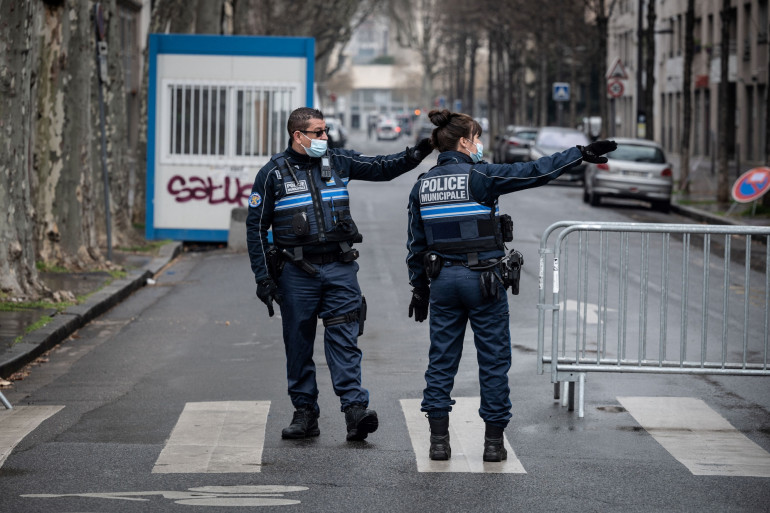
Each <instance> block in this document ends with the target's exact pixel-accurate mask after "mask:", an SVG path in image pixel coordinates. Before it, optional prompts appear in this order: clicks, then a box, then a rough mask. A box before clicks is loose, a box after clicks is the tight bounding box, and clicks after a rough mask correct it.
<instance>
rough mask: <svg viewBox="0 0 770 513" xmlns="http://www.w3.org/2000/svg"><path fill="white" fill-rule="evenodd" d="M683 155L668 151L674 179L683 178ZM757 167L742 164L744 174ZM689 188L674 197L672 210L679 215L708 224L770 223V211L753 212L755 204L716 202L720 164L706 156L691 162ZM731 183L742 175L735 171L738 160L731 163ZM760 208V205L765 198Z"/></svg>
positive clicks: (729, 180)
mask: <svg viewBox="0 0 770 513" xmlns="http://www.w3.org/2000/svg"><path fill="white" fill-rule="evenodd" d="M680 160H681V159H680V156H679V155H678V154H675V153H669V154H668V161H669V162H671V163H672V164H673V167H674V179H675V180H676V181H677V182H678V181H679V179H680V177H681V165H680ZM753 167H755V166H752V165H742V166H741V169H740V174H743V173H745V172H746V171H748V170H749V169H751V168H753ZM690 168H691V170H690V176H689V182H690V191H689V193H688V194H683V193H680V192H675V193H674V194H673V195H672V197H671V210H672V211H673V212H676V213H678V214H680V215H684V216H687V217H689V218H691V219H692V220H693V221H695V222H699V223H705V224H732V225H748V226H770V214H768V213H765V214H762V213H761V209H758V213H757V214H755V215H751V212H752V208H753V204H752V203H745V204H740V203H732V204H731V205H730V206H729V207H725V206H724V205H720V204H718V203H717V201H716V197H717V180H718V172H719V163H712V162H711V160H710V159H708V158H706V157H693V158H692V159H691V161H690ZM728 168H729V178H728V183H729V186H730V187H731V188H732V185H733V183H735V180H736V179H737V178H738V176H740V174H739V173H738V171H737V170H736V166H735V162H730V163H729V164H728ZM757 203H758V205H757V207H759V206H761V203H762V199H760V200H759V201H758V202H757Z"/></svg>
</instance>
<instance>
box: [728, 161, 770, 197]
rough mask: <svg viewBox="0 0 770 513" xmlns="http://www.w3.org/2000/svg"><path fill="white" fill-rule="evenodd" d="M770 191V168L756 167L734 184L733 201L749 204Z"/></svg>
mask: <svg viewBox="0 0 770 513" xmlns="http://www.w3.org/2000/svg"><path fill="white" fill-rule="evenodd" d="M768 190H770V167H755V168H754V169H749V170H748V171H746V172H745V173H743V174H742V175H741V176H740V177H739V178H738V179H737V180H736V181H735V183H734V184H733V199H734V200H735V201H737V202H738V203H749V202H751V201H754V200H756V199H759V198H761V197H762V196H763V195H764V194H765V193H766V192H767V191H768Z"/></svg>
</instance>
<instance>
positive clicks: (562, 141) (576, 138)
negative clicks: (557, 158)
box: [529, 126, 590, 182]
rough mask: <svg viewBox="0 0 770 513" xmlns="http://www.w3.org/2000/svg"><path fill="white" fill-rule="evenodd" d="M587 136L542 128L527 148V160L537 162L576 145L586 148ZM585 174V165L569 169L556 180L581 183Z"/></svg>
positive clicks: (557, 128) (572, 129)
mask: <svg viewBox="0 0 770 513" xmlns="http://www.w3.org/2000/svg"><path fill="white" fill-rule="evenodd" d="M588 144H590V142H589V140H588V136H587V135H586V134H584V133H583V132H581V131H580V130H575V129H574V128H564V127H559V126H544V127H541V128H540V129H539V130H538V131H537V136H536V137H535V140H534V141H533V144H532V146H530V148H529V160H537V159H539V158H541V157H547V156H549V155H553V154H554V153H559V152H561V151H564V150H567V149H569V148H574V147H575V146H577V145H580V146H588ZM585 172H586V163H585V162H582V163H581V164H580V165H577V166H574V167H571V168H569V169H568V170H567V171H566V172H565V173H564V174H562V175H561V176H559V178H558V179H557V180H568V181H571V182H582V181H583V177H584V175H585Z"/></svg>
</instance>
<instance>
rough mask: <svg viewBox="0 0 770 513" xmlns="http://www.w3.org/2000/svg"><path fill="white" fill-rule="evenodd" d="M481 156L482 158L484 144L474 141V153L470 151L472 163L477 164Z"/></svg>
mask: <svg viewBox="0 0 770 513" xmlns="http://www.w3.org/2000/svg"><path fill="white" fill-rule="evenodd" d="M482 158H484V145H483V144H481V143H476V153H471V160H472V161H473V163H474V164H477V163H479V162H481V159H482Z"/></svg>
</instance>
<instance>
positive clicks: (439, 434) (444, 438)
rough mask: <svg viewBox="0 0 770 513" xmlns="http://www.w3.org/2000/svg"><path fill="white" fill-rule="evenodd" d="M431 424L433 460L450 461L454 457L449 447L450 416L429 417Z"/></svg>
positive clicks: (430, 454) (431, 454) (430, 452)
mask: <svg viewBox="0 0 770 513" xmlns="http://www.w3.org/2000/svg"><path fill="white" fill-rule="evenodd" d="M428 423H429V424H430V450H429V451H428V455H429V456H430V459H432V460H448V459H449V458H450V457H451V456H452V448H451V447H450V446H449V415H447V416H446V417H428Z"/></svg>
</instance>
